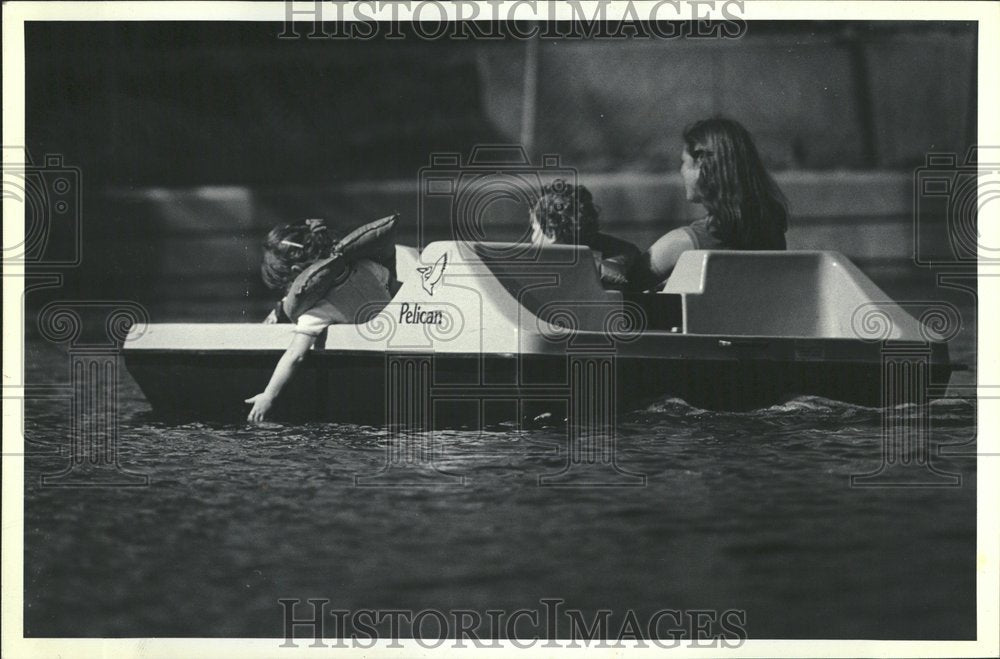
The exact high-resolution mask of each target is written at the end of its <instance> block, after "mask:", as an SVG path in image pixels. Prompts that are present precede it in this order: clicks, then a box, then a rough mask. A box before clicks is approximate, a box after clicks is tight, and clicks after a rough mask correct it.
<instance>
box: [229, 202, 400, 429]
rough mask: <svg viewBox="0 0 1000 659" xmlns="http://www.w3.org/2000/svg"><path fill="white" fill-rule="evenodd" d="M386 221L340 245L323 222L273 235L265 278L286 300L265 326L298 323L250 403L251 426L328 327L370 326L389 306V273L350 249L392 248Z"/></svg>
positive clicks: (285, 228)
mask: <svg viewBox="0 0 1000 659" xmlns="http://www.w3.org/2000/svg"><path fill="white" fill-rule="evenodd" d="M386 220H388V221H389V222H386ZM386 220H381V221H379V222H381V224H377V223H372V224H370V225H366V226H365V227H362V228H361V229H359V230H358V231H355V232H352V233H351V234H350V235H349V236H348V237H347V238H345V239H343V240H339V241H338V240H336V239H335V237H334V236H333V235H332V234H331V232H330V230H329V229H328V228H327V227H326V225H325V224H324V223H323V221H322V220H307V221H306V222H305V223H303V224H285V225H282V226H279V227H276V228H275V229H273V230H272V231H271V232H270V233H269V234H268V236H267V239H266V240H265V241H264V260H263V263H262V264H261V277H262V278H263V280H264V283H265V284H266V285H267V286H268V287H269V288H272V289H275V290H280V291H282V292H283V293H284V294H285V297H284V298H283V299H282V301H281V302H280V303H279V304H278V307H277V308H276V310H275V311H273V312H272V313H271V315H270V316H269V317H268V319H267V320H266V321H265V322H281V321H282V320H290V321H291V322H294V323H295V332H294V336H293V338H292V342H291V345H289V346H288V348H287V349H286V350H285V353H284V354H283V355H282V356H281V359H279V360H278V364H277V366H275V369H274V373H273V374H272V375H271V379H270V381H269V382H268V384H267V387H266V388H265V389H264V391H263V392H261V393H259V394H257V395H256V396H252V397H250V398H248V399H247V400H246V401H245V402H247V403H250V404H251V405H252V406H253V407H252V409H251V410H250V413H249V415H248V416H247V420H248V421H250V422H253V423H257V422H259V421H263V420H264V418H265V417H266V416H267V413H268V412H269V411H270V410H271V407H272V406H273V405H274V401H275V399H276V398H277V397H278V395H279V394H280V393H281V390H282V389H283V388H284V387H285V385H286V384H287V382H288V381H289V380H290V379H291V377H292V376H293V375H294V373H295V370H296V368H297V367H298V365H299V364H301V363H302V360H303V359H305V356H306V354H307V353H308V352H309V350H310V348H312V346H313V343H314V342H315V341H316V338H317V337H318V336H319V335H320V334H321V333H322V332H323V331H324V330H325V329H326V328H327V327H328V326H330V325H333V324H345V323H359V322H365V321H366V320H367V319H368V317H370V316H371V315H372V314H374V313H377V312H378V311H379V309H380V308H381V307H382V306H384V305H385V304H386V303H388V302H389V300H390V299H391V297H392V294H391V293H392V288H393V280H394V277H393V276H392V273H391V272H390V269H389V268H387V267H386V266H385V265H383V264H380V263H377V262H376V261H375V260H371V259H369V258H350V253H351V249H350V248H351V247H356V246H357V245H358V244H360V243H365V242H366V241H367V242H368V243H371V242H373V241H379V240H381V241H383V242H385V243H386V244H387V245H388V246H389V248H390V249H393V243H392V241H391V230H392V227H391V224H392V223H394V222H395V218H394V217H393V218H386ZM365 229H368V230H367V231H366V230H365ZM352 237H354V238H352ZM345 242H347V243H350V244H348V245H345ZM355 251H358V252H366V250H364V249H361V250H355ZM372 251H374V250H371V249H369V250H367V252H372ZM345 253H346V255H345ZM379 303H381V304H379ZM366 314H367V317H362V316H363V315H366ZM286 315H287V318H284V316H286Z"/></svg>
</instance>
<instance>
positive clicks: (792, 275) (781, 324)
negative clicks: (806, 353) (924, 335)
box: [663, 250, 921, 340]
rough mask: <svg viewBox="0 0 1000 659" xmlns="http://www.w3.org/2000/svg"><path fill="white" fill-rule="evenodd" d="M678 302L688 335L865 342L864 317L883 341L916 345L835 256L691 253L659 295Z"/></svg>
mask: <svg viewBox="0 0 1000 659" xmlns="http://www.w3.org/2000/svg"><path fill="white" fill-rule="evenodd" d="M663 292H664V293H666V294H676V295H681V296H682V309H683V317H684V327H683V331H684V332H685V333H688V334H729V335H751V336H796V337H817V338H818V337H827V338H852V339H856V338H866V337H865V336H864V329H865V327H864V325H863V324H862V323H864V322H870V321H871V319H867V320H866V314H869V313H877V314H880V316H881V318H880V319H874V320H875V321H876V322H883V320H884V321H885V322H887V323H888V325H891V333H890V336H888V337H886V338H892V339H904V340H921V338H920V337H921V333H920V324H919V322H918V321H917V320H916V319H915V318H913V317H912V316H910V315H909V314H908V313H906V311H904V310H903V309H902V308H901V307H900V306H899V305H897V304H896V303H895V302H893V301H892V300H891V298H889V296H888V295H886V294H885V293H884V292H882V290H881V289H880V288H878V286H876V285H875V284H874V283H873V282H872V281H871V280H870V279H868V277H867V276H865V274H864V273H862V272H861V271H860V270H858V268H857V267H856V266H855V265H854V264H853V263H851V262H850V261H849V260H848V259H847V258H845V257H844V256H843V255H842V254H840V253H838V252H833V251H788V252H763V251H761V252H752V251H714V250H692V251H689V252H685V253H684V254H682V255H681V257H680V259H679V260H678V262H677V266H676V267H675V268H674V271H673V273H672V274H671V276H670V279H669V280H668V281H667V284H666V286H665V287H664V290H663Z"/></svg>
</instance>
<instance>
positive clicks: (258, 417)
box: [243, 392, 274, 423]
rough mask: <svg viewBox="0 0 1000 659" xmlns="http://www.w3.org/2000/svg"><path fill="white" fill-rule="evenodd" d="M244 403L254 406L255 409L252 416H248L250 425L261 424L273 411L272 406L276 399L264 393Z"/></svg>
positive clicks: (251, 412) (251, 411)
mask: <svg viewBox="0 0 1000 659" xmlns="http://www.w3.org/2000/svg"><path fill="white" fill-rule="evenodd" d="M243 402H244V403H250V404H251V405H253V408H252V409H251V410H250V414H248V415H247V421H249V422H250V423H260V422H261V421H263V420H264V417H266V416H267V413H268V412H269V411H270V410H271V406H272V405H273V404H274V398H273V397H272V396H271V395H269V394H268V393H267V392H264V393H260V394H257V395H256V396H251V397H250V398H247V399H246V400H245V401H243Z"/></svg>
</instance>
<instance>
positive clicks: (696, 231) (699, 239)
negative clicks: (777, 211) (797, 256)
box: [681, 215, 786, 250]
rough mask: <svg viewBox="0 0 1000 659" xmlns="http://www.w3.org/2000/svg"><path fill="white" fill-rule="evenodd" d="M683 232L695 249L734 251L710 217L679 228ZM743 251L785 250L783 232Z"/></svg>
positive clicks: (765, 238)
mask: <svg viewBox="0 0 1000 659" xmlns="http://www.w3.org/2000/svg"><path fill="white" fill-rule="evenodd" d="M681 228H682V229H683V230H684V232H685V233H686V234H687V235H688V236H690V237H691V242H693V243H694V248H695V249H735V247H733V246H732V245H730V244H729V243H727V242H726V241H725V240H723V239H722V238H721V237H720V236H719V234H718V233H717V231H716V229H715V226H714V225H713V224H712V216H711V215H706V216H705V217H703V218H701V219H700V220H695V221H694V222H692V223H691V224H689V225H688V226H686V227H681ZM743 249H751V250H755V249H769V250H783V249H786V244H785V234H784V232H780V231H775V232H774V233H773V235H771V236H765V237H762V239H761V244H759V245H754V246H752V247H744V248H743Z"/></svg>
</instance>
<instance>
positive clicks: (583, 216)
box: [532, 178, 601, 245]
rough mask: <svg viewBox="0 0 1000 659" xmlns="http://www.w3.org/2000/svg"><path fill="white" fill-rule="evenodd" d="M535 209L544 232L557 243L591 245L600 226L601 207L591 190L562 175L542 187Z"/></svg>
mask: <svg viewBox="0 0 1000 659" xmlns="http://www.w3.org/2000/svg"><path fill="white" fill-rule="evenodd" d="M532 210H533V211H534V212H535V217H536V218H537V220H538V224H539V225H540V226H541V228H542V232H543V233H544V234H545V235H546V236H548V237H549V238H552V239H554V240H555V241H556V242H557V243H561V244H567V245H575V244H580V245H587V244H589V243H590V242H591V241H592V240H593V239H594V236H596V235H597V231H598V229H599V228H600V226H599V224H598V217H599V216H600V214H601V209H600V208H598V207H597V206H595V205H594V198H593V196H592V195H591V194H590V190H588V189H587V188H585V187H583V186H582V185H570V184H569V183H567V182H566V181H565V180H564V179H561V178H559V179H556V180H555V181H553V182H552V183H550V184H548V185H545V186H543V187H542V196H541V197H539V198H538V201H536V202H535V205H534V207H533V208H532Z"/></svg>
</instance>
